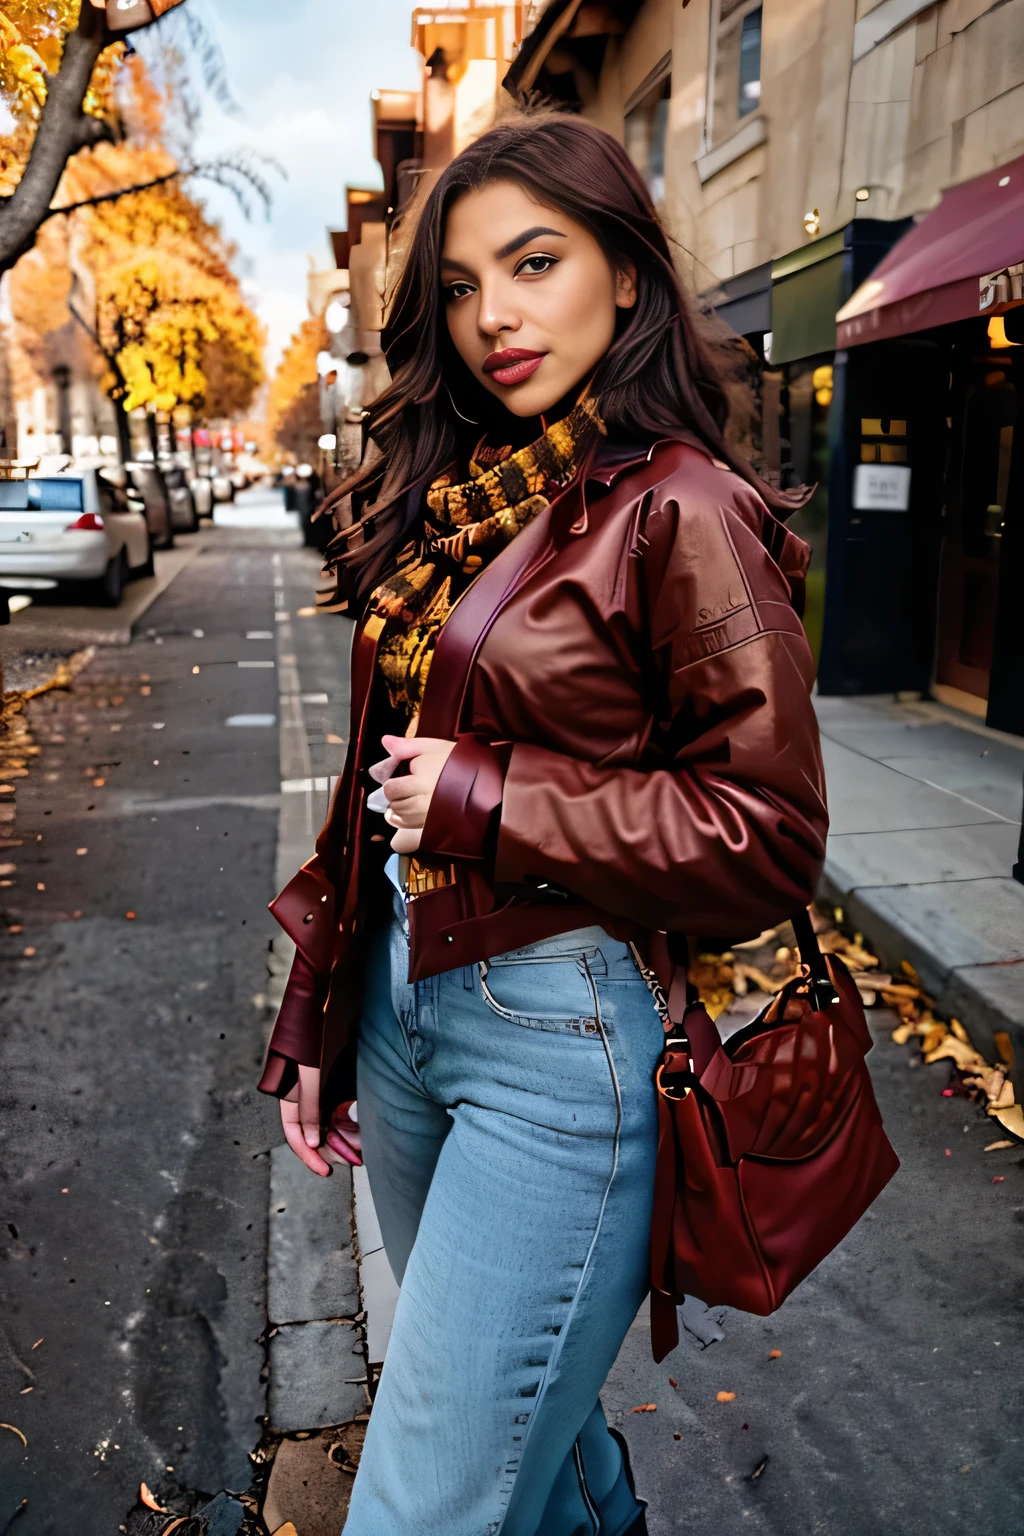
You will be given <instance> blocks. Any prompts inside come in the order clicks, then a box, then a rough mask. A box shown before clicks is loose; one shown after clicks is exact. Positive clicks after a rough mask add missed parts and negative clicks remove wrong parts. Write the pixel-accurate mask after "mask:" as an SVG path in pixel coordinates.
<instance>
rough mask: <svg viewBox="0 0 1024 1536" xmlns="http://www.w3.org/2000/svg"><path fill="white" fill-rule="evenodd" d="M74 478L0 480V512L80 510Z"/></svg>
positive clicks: (79, 489)
mask: <svg viewBox="0 0 1024 1536" xmlns="http://www.w3.org/2000/svg"><path fill="white" fill-rule="evenodd" d="M81 510H82V482H81V480H76V479H67V480H64V479H57V478H56V477H54V478H53V479H48V478H43V479H40V480H0V512H26V511H31V512H81Z"/></svg>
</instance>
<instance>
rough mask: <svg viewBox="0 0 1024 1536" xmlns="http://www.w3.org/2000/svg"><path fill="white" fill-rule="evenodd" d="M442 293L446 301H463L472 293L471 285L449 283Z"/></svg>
mask: <svg viewBox="0 0 1024 1536" xmlns="http://www.w3.org/2000/svg"><path fill="white" fill-rule="evenodd" d="M444 291H445V297H446V298H448V299H464V298H465V297H466V295H467V294H468V293H472V292H473V285H472V283H449V284H448V286H447V287H446V288H445V290H444Z"/></svg>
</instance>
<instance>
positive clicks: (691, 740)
mask: <svg viewBox="0 0 1024 1536" xmlns="http://www.w3.org/2000/svg"><path fill="white" fill-rule="evenodd" d="M705 463H706V461H705ZM712 474H713V475H715V476H717V479H711V478H710V476H711V475H712ZM693 480H694V481H695V482H696V488H694V487H693V481H691V483H690V485H689V486H687V487H686V488H684V487H682V486H678V485H676V484H675V482H674V481H673V482H670V483H669V484H668V485H667V486H663V487H662V490H661V492H660V496H661V499H660V501H659V502H657V503H656V504H655V505H654V506H653V507H652V509H651V511H650V512H649V514H648V517H647V520H646V523H645V525H644V530H643V535H642V537H641V539H640V544H639V550H638V552H639V554H640V555H641V557H642V570H643V574H642V577H641V590H642V594H643V598H644V600H645V602H646V607H647V616H648V621H649V625H648V627H649V635H650V647H651V652H652V656H653V664H654V670H653V675H652V679H651V687H652V692H653V694H654V695H655V696H656V698H657V700H658V701H659V702H657V703H656V704H655V706H654V709H655V712H656V714H657V715H658V716H659V718H657V720H656V725H655V730H654V732H653V733H652V738H651V741H650V743H649V744H648V750H647V755H648V757H649V758H650V759H651V761H652V764H653V766H652V767H651V768H650V769H649V770H647V769H639V768H637V767H634V766H627V765H623V766H619V765H616V764H611V763H604V764H595V763H591V762H586V761H583V760H581V759H579V758H576V757H570V756H567V755H565V754H564V753H562V752H559V751H554V750H551V749H549V748H546V747H544V746H538V745H526V744H522V743H517V744H516V745H515V746H514V747H513V748H512V751H511V754H510V757H509V761H508V767H507V771H506V772H505V775H504V781H503V786H502V799H501V810H500V821H499V825H498V833H497V848H496V855H495V861H494V878H495V880H497V881H502V882H505V881H507V882H510V883H515V884H520V883H522V882H525V881H530V882H536V881H537V880H545V881H548V882H554V883H557V884H559V885H562V886H564V887H567V888H568V889H569V890H570V891H572V892H574V893H575V894H577V895H579V896H583V897H585V898H587V899H588V900H590V901H592V902H595V903H596V904H597V905H599V906H601V907H603V908H604V909H605V910H606V911H609V912H612V913H614V914H616V915H618V916H622V917H624V918H628V919H630V920H632V921H634V922H637V923H640V924H642V925H643V926H645V927H649V928H656V929H665V930H667V931H676V932H685V933H703V934H718V935H723V936H724V935H731V936H733V937H734V938H736V939H739V938H740V937H743V936H751V935H753V934H756V933H758V932H760V931H761V930H762V929H763V928H765V927H768V926H771V925H773V924H775V923H777V922H779V921H781V920H782V919H783V918H784V917H786V916H787V915H789V914H790V913H792V912H794V911H796V910H797V909H798V908H799V907H801V906H803V905H805V904H806V903H807V902H808V901H809V900H810V899H811V898H812V896H813V894H814V890H815V886H816V884H817V880H818V877H819V875H820V872H821V867H822V863H823V860H824V851H825V837H826V831H827V825H828V816H827V811H826V807H825V787H824V774H823V770H822V764H821V753H820V744H819V740H818V729H817V722H816V720H815V716H814V711H813V708H812V705H811V699H810V689H811V684H812V682H813V677H814V666H813V661H812V658H811V654H810V650H809V648H808V645H807V641H806V639H805V637H804V633H803V629H802V626H801V624H800V621H799V619H798V618H797V617H796V615H795V613H794V611H793V607H792V598H791V593H790V589H789V587H788V586H787V583H786V580H785V578H784V577H783V575H782V572H781V571H780V569H779V567H778V566H777V565H776V564H775V562H774V561H773V560H772V558H771V557H770V555H769V554H768V552H767V551H766V550H765V548H764V546H763V544H762V542H761V537H760V529H761V524H762V519H763V517H764V515H765V514H764V509H763V507H762V504H761V502H760V501H759V499H758V498H757V496H756V495H755V493H754V492H753V491H752V490H750V489H749V488H748V487H747V486H745V485H744V484H743V482H741V481H739V480H738V478H737V477H735V476H733V475H731V474H726V473H724V472H722V471H720V470H714V471H712V470H711V466H710V465H708V466H707V471H706V472H703V471H702V472H701V473H700V474H698V475H695V476H694V477H693ZM702 487H703V489H702ZM673 492H674V494H673ZM659 755H660V759H661V761H660V764H659V762H658V760H657V759H658V756H659Z"/></svg>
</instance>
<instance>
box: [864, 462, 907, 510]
mask: <svg viewBox="0 0 1024 1536" xmlns="http://www.w3.org/2000/svg"><path fill="white" fill-rule="evenodd" d="M853 505H854V508H855V510H856V511H858V512H906V510H907V508H908V507H909V506H910V465H909V464H858V465H857V467H856V469H855V470H854V472H853Z"/></svg>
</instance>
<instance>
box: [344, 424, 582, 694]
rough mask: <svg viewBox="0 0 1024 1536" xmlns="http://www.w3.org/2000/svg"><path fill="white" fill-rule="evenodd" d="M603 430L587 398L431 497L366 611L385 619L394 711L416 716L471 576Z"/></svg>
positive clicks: (574, 468)
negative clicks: (418, 529)
mask: <svg viewBox="0 0 1024 1536" xmlns="http://www.w3.org/2000/svg"><path fill="white" fill-rule="evenodd" d="M603 430H604V429H603V426H602V424H601V419H600V417H599V416H598V414H597V408H596V406H595V404H594V402H593V400H591V399H590V397H589V396H584V397H583V399H582V400H581V401H580V402H579V403H578V404H577V405H576V406H575V407H574V409H573V410H572V411H570V412H569V414H568V416H566V417H564V418H563V419H562V420H561V421H558V422H555V423H554V425H553V426H551V427H549V428H548V429H547V431H546V432H545V433H544V434H543V436H541V437H539V438H537V440H536V442H533V443H530V444H528V446H527V447H525V448H520V449H519V450H518V452H516V453H513V452H512V451H511V450H510V449H500V450H497V451H495V450H492V449H487V448H485V447H483V446H480V447H478V448H477V450H476V453H475V455H474V457H473V460H472V461H471V463H470V466H469V473H470V479H469V480H467V481H466V482H465V483H463V484H461V485H454V484H452V483H451V476H450V475H448V474H444V475H441V476H440V477H439V478H438V479H437V480H435V481H434V483H433V485H432V486H431V487H430V489H429V490H428V491H427V513H426V516H425V517H424V522H423V532H422V535H421V536H420V537H419V538H418V539H416V540H415V541H413V542H412V543H410V544H407V545H406V547H405V548H404V549H403V550H402V551H401V552H400V554H399V556H398V564H397V568H396V569H395V570H394V571H393V572H392V574H391V575H390V576H388V578H387V579H386V580H385V581H384V582H382V583H381V585H380V586H379V587H378V588H377V590H376V591H375V592H374V594H373V596H372V597H371V599H370V603H369V608H368V612H369V613H371V614H376V615H377V616H378V617H379V618H381V619H383V620H384V621H385V628H384V630H383V632H382V634H381V639H380V643H379V646H378V652H377V654H378V658H379V662H380V667H381V671H382V672H383V674H384V678H385V681H386V683H387V687H388V693H389V694H390V696H391V702H392V704H393V705H394V707H395V708H396V709H401V710H404V711H405V713H406V714H407V715H408V716H409V718H410V719H412V718H413V717H414V716H415V715H417V714H418V713H419V708H420V705H421V703H422V701H423V690H424V688H425V686H426V682H427V676H428V674H429V671H430V661H431V658H432V656H433V654H434V647H435V645H436V644H437V637H438V635H439V634H440V632H441V628H442V626H443V624H444V622H445V620H446V619H447V617H448V615H449V613H451V611H452V609H453V608H454V606H455V604H456V602H457V601H458V599H459V598H460V597H461V596H462V594H463V592H464V591H465V590H466V588H467V587H468V586H469V584H470V582H471V581H472V580H473V577H474V576H476V574H477V572H478V571H480V570H481V569H482V568H483V566H485V565H487V564H488V563H489V561H490V560H492V559H493V558H494V556H495V555H496V554H498V552H499V551H500V550H502V549H504V548H505V546H506V545H507V544H510V543H511V542H512V540H513V539H514V538H515V536H516V534H517V533H520V532H521V531H522V530H523V529H524V528H525V527H526V525H527V523H529V522H532V520H533V519H534V518H535V517H536V516H537V513H538V512H540V511H541V510H542V509H543V508H544V507H546V506H548V504H549V503H550V502H551V501H552V500H553V499H554V497H555V496H556V495H557V494H558V493H559V492H560V491H561V490H563V489H564V488H565V486H567V485H568V484H569V483H570V482H571V481H572V480H573V479H574V478H575V476H576V474H577V473H578V471H579V469H580V467H581V465H582V464H583V462H584V460H585V459H586V456H587V454H588V453H589V451H590V449H591V447H592V446H593V443H594V441H595V439H596V438H597V436H598V434H599V433H600V432H602V431H603Z"/></svg>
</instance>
